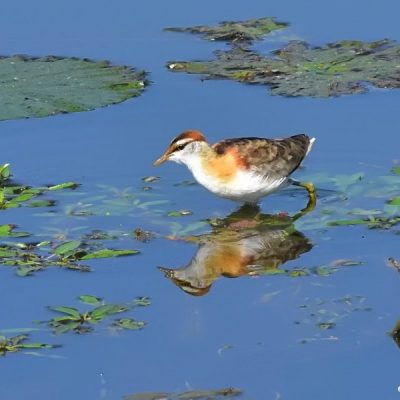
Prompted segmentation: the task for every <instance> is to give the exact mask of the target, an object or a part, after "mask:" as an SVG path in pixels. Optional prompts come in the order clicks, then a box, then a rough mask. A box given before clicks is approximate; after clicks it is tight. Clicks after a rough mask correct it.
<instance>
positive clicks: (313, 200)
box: [291, 179, 317, 219]
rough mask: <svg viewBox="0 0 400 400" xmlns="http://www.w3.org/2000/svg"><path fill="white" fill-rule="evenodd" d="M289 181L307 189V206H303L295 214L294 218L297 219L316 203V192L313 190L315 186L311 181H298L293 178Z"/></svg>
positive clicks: (310, 209)
mask: <svg viewBox="0 0 400 400" xmlns="http://www.w3.org/2000/svg"><path fill="white" fill-rule="evenodd" d="M291 183H292V184H293V185H294V186H299V187H302V188H304V189H306V190H307V193H308V203H307V206H306V207H305V208H303V209H302V210H301V211H300V212H299V213H298V214H296V216H295V218H296V219H298V218H300V217H301V216H303V215H304V214H307V213H309V212H310V211H312V210H313V209H314V208H315V206H316V204H317V192H316V190H315V186H314V184H313V183H311V182H299V181H295V180H293V179H292V180H291Z"/></svg>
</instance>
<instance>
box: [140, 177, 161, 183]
mask: <svg viewBox="0 0 400 400" xmlns="http://www.w3.org/2000/svg"><path fill="white" fill-rule="evenodd" d="M159 180H160V177H159V176H145V177H144V178H142V181H143V182H145V183H152V182H157V181H159Z"/></svg>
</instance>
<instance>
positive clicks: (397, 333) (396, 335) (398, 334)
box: [390, 321, 400, 348]
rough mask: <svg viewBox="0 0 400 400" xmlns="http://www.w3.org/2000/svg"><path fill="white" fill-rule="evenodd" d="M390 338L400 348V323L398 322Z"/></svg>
mask: <svg viewBox="0 0 400 400" xmlns="http://www.w3.org/2000/svg"><path fill="white" fill-rule="evenodd" d="M390 336H391V337H392V338H393V340H394V341H395V343H396V344H397V346H398V347H399V348H400V321H397V323H396V326H395V327H394V328H393V329H392V331H391V332H390Z"/></svg>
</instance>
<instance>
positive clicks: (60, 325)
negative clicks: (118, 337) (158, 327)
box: [48, 295, 150, 334]
mask: <svg viewBox="0 0 400 400" xmlns="http://www.w3.org/2000/svg"><path fill="white" fill-rule="evenodd" d="M79 299H80V300H81V301H82V302H84V303H86V304H88V305H90V306H91V307H95V306H96V305H97V307H95V308H93V309H91V310H89V311H84V312H81V311H79V310H78V309H77V308H73V307H65V306H60V307H50V310H52V311H56V312H58V313H60V314H61V315H59V316H58V317H54V318H52V319H51V320H50V321H48V324H49V325H50V327H51V328H52V329H53V331H54V333H56V334H60V333H66V332H71V331H73V332H76V333H87V332H91V331H92V330H93V325H97V324H98V323H99V322H101V321H102V320H103V319H105V318H107V317H110V316H112V315H115V314H119V313H122V312H126V311H129V310H132V309H133V308H134V307H139V306H141V307H143V306H148V305H150V300H149V299H148V298H147V297H138V298H137V299H135V300H133V301H131V302H129V303H124V304H111V303H107V304H106V303H104V302H103V303H102V304H101V299H100V298H97V297H94V296H89V295H85V296H80V298H79ZM98 304H100V305H98ZM143 326H144V322H143V321H135V320H133V319H129V318H123V319H117V320H115V321H114V322H113V323H112V324H111V328H118V329H128V330H134V329H140V328H142V327H143Z"/></svg>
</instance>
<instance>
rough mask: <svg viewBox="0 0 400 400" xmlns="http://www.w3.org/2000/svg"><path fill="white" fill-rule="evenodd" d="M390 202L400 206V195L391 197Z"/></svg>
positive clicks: (392, 204)
mask: <svg viewBox="0 0 400 400" xmlns="http://www.w3.org/2000/svg"><path fill="white" fill-rule="evenodd" d="M388 204H390V205H391V206H400V196H399V197H394V198H393V199H390V200H389V202H388Z"/></svg>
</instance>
